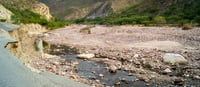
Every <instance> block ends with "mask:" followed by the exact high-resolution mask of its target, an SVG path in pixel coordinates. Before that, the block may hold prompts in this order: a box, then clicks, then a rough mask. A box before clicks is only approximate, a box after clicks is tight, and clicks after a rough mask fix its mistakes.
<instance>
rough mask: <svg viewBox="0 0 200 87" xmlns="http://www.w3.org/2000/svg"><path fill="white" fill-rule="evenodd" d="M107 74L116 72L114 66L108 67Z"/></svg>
mask: <svg viewBox="0 0 200 87" xmlns="http://www.w3.org/2000/svg"><path fill="white" fill-rule="evenodd" d="M109 72H110V73H116V72H117V67H116V66H114V65H111V66H110V67H109Z"/></svg>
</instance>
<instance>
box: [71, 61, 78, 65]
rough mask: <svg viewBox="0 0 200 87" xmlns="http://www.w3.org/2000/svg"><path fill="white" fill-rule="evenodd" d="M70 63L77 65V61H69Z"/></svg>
mask: <svg viewBox="0 0 200 87" xmlns="http://www.w3.org/2000/svg"><path fill="white" fill-rule="evenodd" d="M71 64H72V65H78V64H79V63H78V62H77V61H74V62H71Z"/></svg>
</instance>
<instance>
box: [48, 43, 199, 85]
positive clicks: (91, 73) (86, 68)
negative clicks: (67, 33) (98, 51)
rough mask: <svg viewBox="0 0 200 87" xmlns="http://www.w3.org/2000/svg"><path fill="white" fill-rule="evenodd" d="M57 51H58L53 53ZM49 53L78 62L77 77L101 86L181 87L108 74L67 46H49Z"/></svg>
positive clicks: (92, 61) (99, 65)
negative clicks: (96, 82)
mask: <svg viewBox="0 0 200 87" xmlns="http://www.w3.org/2000/svg"><path fill="white" fill-rule="evenodd" d="M58 49H60V50H59V51H55V50H58ZM49 53H50V54H52V55H57V56H60V57H61V58H64V59H66V61H67V62H78V65H77V66H76V67H77V68H78V70H77V72H76V73H78V75H80V76H81V77H83V78H86V79H88V80H92V81H99V82H100V83H101V84H103V85H105V86H108V87H109V86H110V87H182V86H178V85H172V84H171V83H163V84H155V83H146V82H144V81H142V80H139V79H138V78H137V77H134V76H129V73H128V72H126V71H123V70H117V72H116V73H110V72H109V71H108V70H107V69H106V68H105V67H106V65H105V64H103V63H102V62H97V61H94V60H83V59H78V58H76V56H77V53H76V51H75V50H74V49H70V48H69V47H67V46H60V45H51V48H50V52H49ZM99 74H103V75H104V76H103V77H100V76H99ZM116 83H120V85H116ZM195 84H196V82H195ZM188 86H189V85H188ZM189 87H195V86H189Z"/></svg>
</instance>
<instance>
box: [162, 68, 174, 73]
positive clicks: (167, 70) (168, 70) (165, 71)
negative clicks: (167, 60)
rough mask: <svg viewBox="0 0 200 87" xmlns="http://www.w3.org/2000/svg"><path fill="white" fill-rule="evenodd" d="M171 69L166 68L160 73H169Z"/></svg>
mask: <svg viewBox="0 0 200 87" xmlns="http://www.w3.org/2000/svg"><path fill="white" fill-rule="evenodd" d="M171 72H172V71H171V70H170V69H169V68H167V69H165V70H164V71H163V72H162V73H163V74H169V73H171Z"/></svg>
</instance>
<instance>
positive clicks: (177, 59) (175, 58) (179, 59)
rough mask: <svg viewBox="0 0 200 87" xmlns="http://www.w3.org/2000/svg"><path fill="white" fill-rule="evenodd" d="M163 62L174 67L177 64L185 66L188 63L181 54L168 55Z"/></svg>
mask: <svg viewBox="0 0 200 87" xmlns="http://www.w3.org/2000/svg"><path fill="white" fill-rule="evenodd" d="M163 62H165V63H170V64H172V65H174V64H176V63H178V64H185V63H187V62H188V61H187V60H186V59H185V58H184V57H183V56H181V55H180V54H173V53H166V54H165V55H164V56H163Z"/></svg>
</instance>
